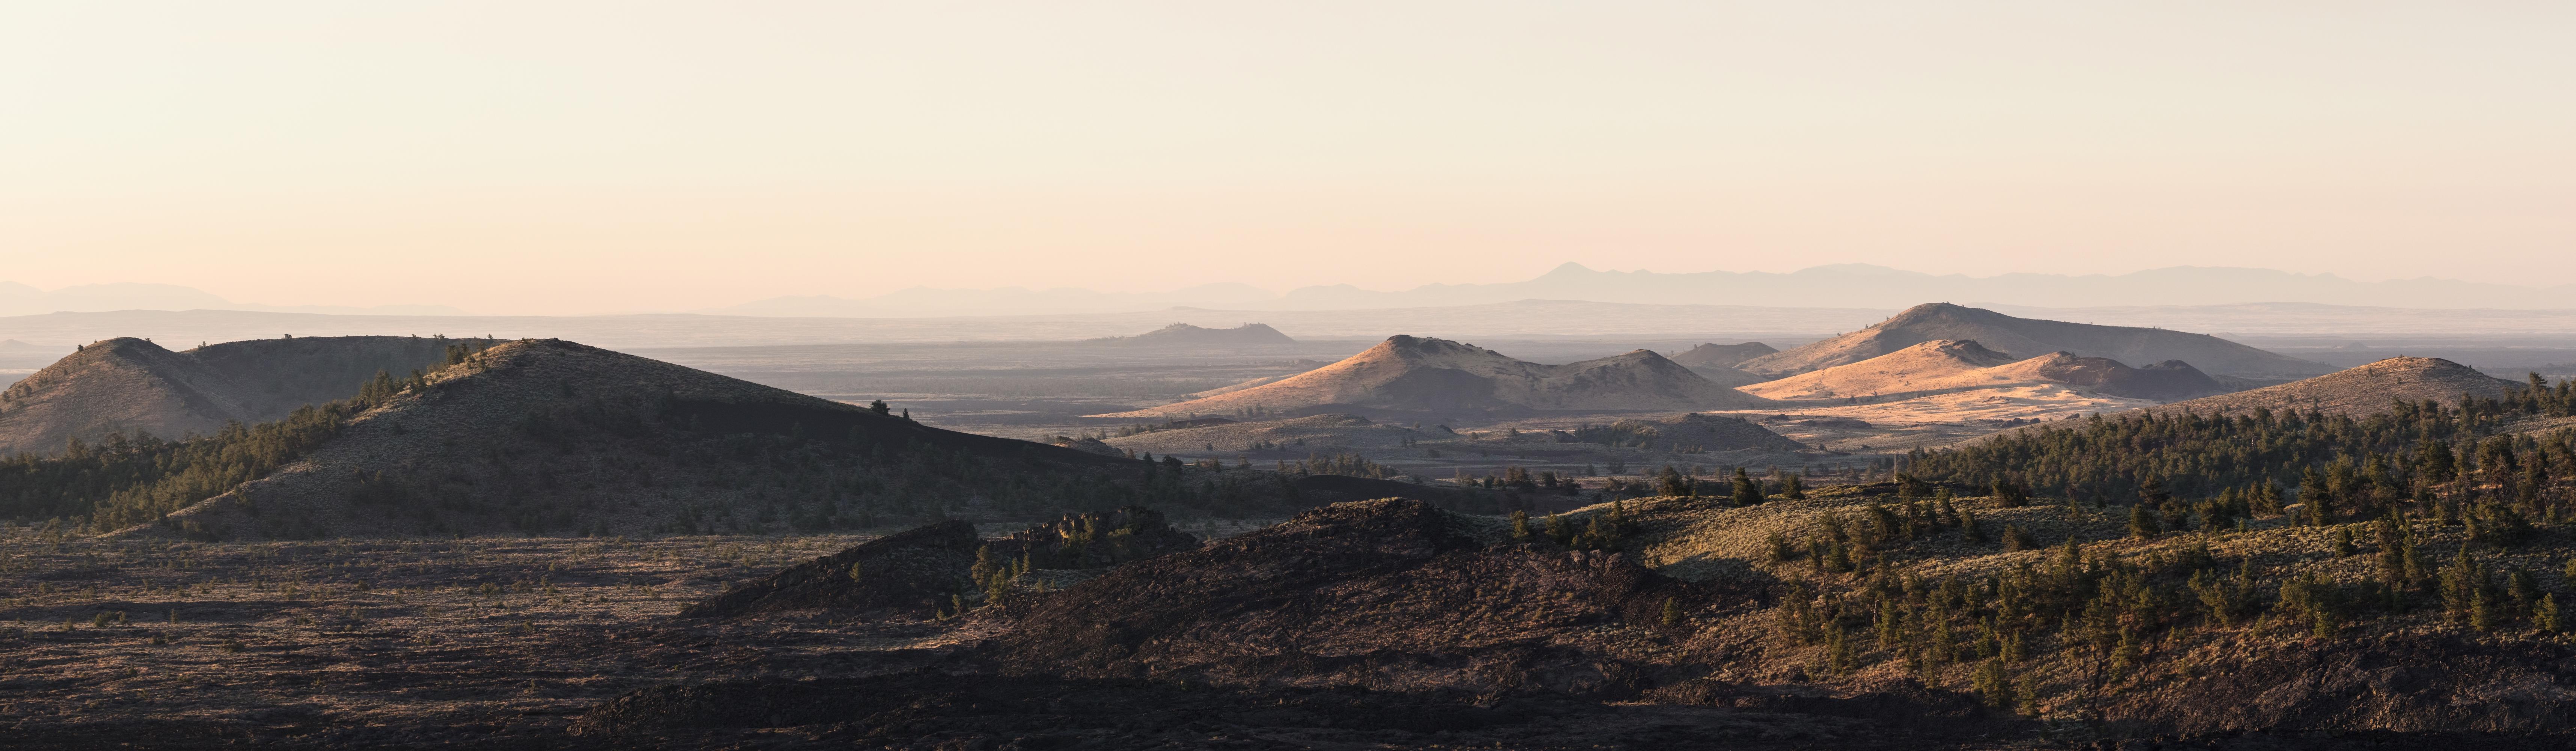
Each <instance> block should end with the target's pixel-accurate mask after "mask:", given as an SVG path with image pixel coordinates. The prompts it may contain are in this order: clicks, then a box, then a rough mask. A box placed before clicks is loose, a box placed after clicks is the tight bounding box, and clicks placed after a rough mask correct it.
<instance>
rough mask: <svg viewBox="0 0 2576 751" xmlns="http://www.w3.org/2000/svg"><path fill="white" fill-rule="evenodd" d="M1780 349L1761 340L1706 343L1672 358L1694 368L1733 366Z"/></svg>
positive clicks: (1683, 365)
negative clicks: (1739, 342) (1736, 342)
mask: <svg viewBox="0 0 2576 751" xmlns="http://www.w3.org/2000/svg"><path fill="white" fill-rule="evenodd" d="M1778 351H1780V350H1779V349H1777V348H1774V347H1772V346H1771V345H1768V344H1763V343H1761V342H1745V343H1743V344H1715V343H1705V344H1701V345H1699V346H1697V347H1692V348H1690V351H1688V352H1683V353H1680V354H1676V355H1673V358H1672V359H1673V362H1677V363H1681V364H1682V367H1686V368H1691V369H1694V370H1696V369H1699V368H1732V367H1735V366H1737V365H1742V364H1744V361H1746V360H1751V359H1753V358H1756V357H1761V356H1763V355H1768V354H1771V353H1774V352H1778Z"/></svg>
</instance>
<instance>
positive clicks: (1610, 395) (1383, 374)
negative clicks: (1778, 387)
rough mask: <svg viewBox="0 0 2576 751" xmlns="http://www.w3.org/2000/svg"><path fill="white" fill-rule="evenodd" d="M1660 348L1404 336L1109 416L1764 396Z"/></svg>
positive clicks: (1513, 407)
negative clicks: (1589, 351)
mask: <svg viewBox="0 0 2576 751" xmlns="http://www.w3.org/2000/svg"><path fill="white" fill-rule="evenodd" d="M1760 403H1761V400H1759V399H1755V398H1752V397H1749V396H1746V395H1745V394H1744V393H1743V392H1739V391H1736V390H1734V389H1730V388H1727V387H1724V386H1719V385H1717V384H1715V383H1711V382H1709V380H1708V379H1707V378H1703V377H1701V376H1700V375H1699V374H1697V373H1693V372H1691V371H1690V369H1689V368H1685V367H1682V366H1681V365H1679V364H1677V363H1674V362H1673V361H1671V360H1667V359H1664V357H1663V356H1662V355H1658V354H1655V353H1653V352H1650V351H1647V350H1642V349H1641V350H1637V351H1634V352H1630V353H1628V354H1624V355H1617V356H1613V357H1605V358H1601V359H1597V360H1586V361H1583V362H1577V363H1568V364H1565V365H1541V364H1538V363H1532V362H1523V361H1521V360H1515V359H1512V358H1510V357H1507V356H1504V355H1503V354H1502V353H1499V352H1495V351H1493V350H1489V349H1484V348H1482V347H1476V346H1473V345H1467V344H1460V343H1458V342H1453V341H1449V340H1446V339H1430V338H1424V337H1414V336H1403V335H1398V336H1394V337H1390V338H1388V339H1387V340H1386V341H1384V342H1381V343H1379V344H1378V345H1377V346H1375V347H1371V348H1369V349H1368V351H1366V352H1361V353H1359V354H1357V355H1352V356H1351V357H1349V358H1347V359H1344V360H1342V361H1341V362H1337V363H1333V364H1331V365H1327V366H1324V367H1322V368H1317V369H1315V370H1311V371H1308V372H1305V373H1301V374H1298V375H1296V376H1292V377H1289V378H1285V379H1281V380H1279V381H1276V382H1272V383H1268V384H1263V385H1259V386H1253V387H1250V388H1244V389H1240V390H1236V391H1231V392H1227V393H1222V394H1217V395H1214V396H1209V397H1206V398H1200V399H1192V400H1189V401H1184V402H1180V403H1177V404H1171V405H1166V406H1162V407H1156V408H1152V409H1143V410H1136V411H1133V412H1124V413H1118V414H1114V415H1106V416H1108V417H1158V416H1177V415H1187V414H1229V413H1234V412H1236V411H1238V410H1252V409H1256V408H1258V409H1261V410H1267V411H1268V412H1270V413H1273V414H1278V413H1294V412H1297V411H1301V410H1303V411H1313V410H1319V409H1338V410H1343V411H1348V410H1350V409H1352V408H1360V409H1377V410H1394V411H1402V412H1416V413H1424V412H1427V413H1491V412H1527V411H1533V410H1559V411H1574V410H1584V411H1627V410H1674V409H1693V410H1696V409H1725V408H1738V407H1748V406H1753V405H1757V404H1760Z"/></svg>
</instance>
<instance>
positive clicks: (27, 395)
mask: <svg viewBox="0 0 2576 751" xmlns="http://www.w3.org/2000/svg"><path fill="white" fill-rule="evenodd" d="M491 344H492V341H491V340H486V339H440V338H431V339H422V338H418V337H402V336H342V337H321V338H305V339H260V340H251V341H241V342H226V343H223V344H214V345H208V346H204V347H198V348H196V349H192V350H188V351H185V352H172V351H170V350H168V349H164V348H162V347H161V346H160V345H157V344H154V343H152V342H151V341H149V340H145V339H134V338H120V339H109V340H106V341H102V342H98V343H95V344H91V345H88V346H85V347H82V348H81V349H80V350H79V351H76V352H73V353H72V355H71V356H69V357H65V358H63V359H61V360H59V361H56V362H55V363H54V364H53V365H50V366H47V367H46V368H44V369H43V370H39V371H37V372H36V373H34V374H32V375H29V376H28V377H27V378H25V379H23V380H20V381H19V382H17V383H14V384H11V385H10V387H9V389H8V390H7V391H6V392H0V455H5V454H15V453H55V452H60V451H61V450H63V447H64V446H65V444H66V442H68V441H69V440H71V439H73V438H79V439H81V440H83V441H90V442H95V441H97V440H99V439H100V438H101V437H103V436H106V435H107V434H108V433H110V432H123V433H127V434H129V435H130V434H135V433H149V434H151V435H155V436H160V437H163V438H179V437H182V436H186V435H188V434H191V433H197V434H207V433H213V432H215V431H216V430H217V429H220V428H222V427H223V426H224V424H225V423H228V422H242V423H257V422H265V421H269V420H275V419H278V418H282V417H285V416H286V415H287V413H290V412H293V411H295V408H297V407H301V406H304V405H307V404H319V403H323V402H329V401H334V400H339V399H346V398H349V397H351V396H355V395H357V393H358V391H359V388H360V387H361V386H362V385H363V384H364V383H365V382H366V381H367V379H368V377H370V376H373V375H374V374H375V373H376V372H377V371H385V372H388V373H395V374H401V373H408V372H411V371H413V370H418V369H422V368H431V367H436V366H438V365H440V364H441V363H442V361H443V360H444V359H445V358H446V357H447V348H448V347H450V346H457V345H463V346H467V347H472V348H478V349H479V348H481V347H486V346H490V345H491Z"/></svg>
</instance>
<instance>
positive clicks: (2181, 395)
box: [1994, 352, 2234, 401]
mask: <svg viewBox="0 0 2576 751" xmlns="http://www.w3.org/2000/svg"><path fill="white" fill-rule="evenodd" d="M1994 372H1995V374H1997V375H2003V376H2008V377H2009V376H2016V375H2024V374H2027V377H2029V378H2030V379H2031V380H2039V381H2048V382H2051V383H2063V384H2066V385H2069V386H2074V387H2077V388H2080V389H2083V390H2085V391H2090V392H2093V393H2096V394H2104V395H2108V396H2119V397H2127V398H2131V399H2153V400H2156V401H2174V400H2178V399H2190V398H2194V397H2201V396H2209V395H2211V394H2223V393H2226V392H2228V391H2233V390H2234V389H2232V388H2229V387H2228V386H2227V385H2226V384H2224V383H2220V382H2219V381H2218V380H2217V379H2214V378H2211V377H2209V374H2207V373H2202V372H2200V369H2199V368H2195V367H2192V366H2191V363H2187V362H2183V361H2181V360H2166V361H2164V362H2160V363H2155V364H2152V365H2147V366H2145V367H2137V368H2132V367H2129V366H2128V365H2126V364H2124V363H2121V362H2120V361H2118V360H2113V359H2111V358H2108V357H2083V356H2080V355H2077V354H2075V353H2072V352H2051V353H2049V354H2045V355H2040V356H2038V357H2033V358H2030V359H2028V360H2023V361H2021V362H2017V363H2013V364H2011V365H2006V366H2003V367H2000V368H1996V369H1995V371H1994Z"/></svg>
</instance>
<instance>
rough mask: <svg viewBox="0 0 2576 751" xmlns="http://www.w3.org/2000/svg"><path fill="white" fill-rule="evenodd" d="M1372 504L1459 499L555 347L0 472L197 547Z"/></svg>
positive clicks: (1449, 493)
mask: <svg viewBox="0 0 2576 751" xmlns="http://www.w3.org/2000/svg"><path fill="white" fill-rule="evenodd" d="M142 353H143V354H142V355H135V357H136V358H137V359H140V358H142V357H148V356H150V350H143V351H142ZM129 354H132V353H129ZM163 354H164V355H165V356H166V357H176V356H177V355H176V354H174V353H166V352H164V353H163ZM84 477H95V478H110V479H109V480H107V481H103V482H88V481H84V480H82V479H81V478H84ZM1387 495H1397V496H1410V497H1418V498H1432V499H1440V500H1448V501H1455V500H1458V499H1462V498H1465V497H1466V496H1467V494H1465V493H1463V492H1461V491H1454V490H1440V489H1432V488H1423V487H1420V486H1415V485H1411V484H1405V483H1395V482H1387V481H1379V480H1366V479H1361V478H1350V477H1304V478H1279V477H1275V476H1271V475H1267V474H1265V473H1260V472H1257V471H1253V470H1216V469H1203V468H1190V467H1183V466H1182V465H1180V464H1179V463H1178V462H1170V463H1167V464H1163V465H1156V466H1148V465H1147V464H1146V463H1144V462H1140V461H1136V460H1132V459H1127V458H1124V457H1123V456H1108V455H1103V454H1098V453H1090V452H1085V451H1079V450H1074V449H1069V448H1062V447H1056V446H1047V445H1043V444H1037V443H1030V442H1027V441H1019V440H1012V439H1006V438H994V437H989V436H980V435H973V434H967V433H959V432H954V431H947V430H941V429H938V428H933V427H930V426H926V425H922V424H919V423H917V422H913V421H912V420H909V419H906V418H903V417H898V416H894V415H892V414H888V413H884V412H879V411H876V410H873V409H869V408H862V407H857V406H852V405H849V404H843V403H839V402H832V401H826V400H823V399H818V398H815V397H810V396H805V395H802V394H797V393H794V392H790V391H785V390H781V389H776V388H771V387H768V386H762V385H758V384H754V383H750V382H747V381H741V380H737V379H733V378H728V377H725V376H720V375H716V374H713V373H707V372H704V371H699V370H694V369H690V368H685V367H681V366H678V365H672V364H669V363H664V362H659V361H655V360H649V359H645V358H641V357H636V356H633V355H626V354H621V353H617V352H611V351H607V350H602V349H597V348H593V347H587V346H583V345H580V344H574V343H571V342H564V341H559V340H520V341H515V342H508V343H504V344H501V345H497V346H494V347H492V348H489V349H486V350H483V351H480V352H477V353H475V354H472V355H470V356H467V357H464V358H463V359H462V361H460V362H458V363H455V364H452V365H448V366H445V367H441V368H437V369H435V370H433V371H431V372H428V373H426V374H424V375H422V376H420V377H418V378H414V379H404V380H403V381H401V382H397V383H392V384H390V385H387V384H382V383H380V384H379V385H378V387H374V388H370V389H368V390H367V392H366V393H365V394H362V395H361V396H360V397H357V398H355V399H352V400H348V401H343V402H335V403H332V404H329V405H326V406H324V407H321V408H307V409H299V410H297V411H296V412H295V413H294V414H292V415H290V416H289V418H288V419H287V420H283V421H279V422H274V423H266V424H262V425H260V426H255V427H251V428H248V429H227V430H225V431H223V432H222V433H219V434H218V435H215V436H211V437H206V438H202V439H198V440H193V441H188V442H184V443H168V442H159V441H143V442H134V443H130V444H126V445H120V446H118V447H115V448H112V449H101V450H95V451H88V452H84V453H82V454H78V455H69V456H65V457H61V458H55V459H48V460H42V461H29V462H23V463H21V464H20V465H15V466H13V468H12V470H11V471H8V472H0V517H7V518H13V519H43V518H48V517H54V516H59V517H64V518H66V519H70V520H73V521H74V522H75V523H76V526H77V527H78V528H83V529H87V530H88V531H91V532H119V533H123V534H134V535H153V536H179V537H188V538H194V539H260V538H271V539H274V538H313V537H320V536H359V537H383V536H394V537H402V536H418V535H439V536H445V535H455V534H491V533H555V534H564V533H582V532H589V533H604V534H654V533H675V532H695V533H712V532H716V531H736V532H740V531H764V532H783V531H788V530H820V529H833V528H858V527H870V526H875V525H877V524H878V523H880V521H884V522H897V521H910V520H937V519H943V518H954V517H959V516H965V517H972V518H986V519H993V518H1043V517H1048V516H1052V515H1055V514H1059V513H1062V512H1064V511H1068V510H1077V511H1078V510H1092V509H1106V508H1115V507H1118V506H1124V505H1130V504H1137V503H1151V504H1153V505H1154V506H1155V507H1157V508H1161V509H1167V510H1170V511H1172V512H1174V513H1181V514H1206V513H1218V512H1223V513H1230V514H1246V513H1282V512H1287V511H1294V510H1296V509H1302V508H1307V507H1311V506H1314V505H1317V504H1320V503H1329V502H1334V501H1340V500H1349V499H1352V498H1364V497H1378V496H1387Z"/></svg>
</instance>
